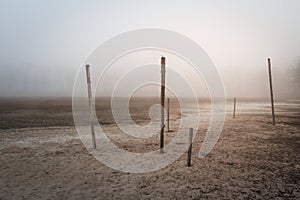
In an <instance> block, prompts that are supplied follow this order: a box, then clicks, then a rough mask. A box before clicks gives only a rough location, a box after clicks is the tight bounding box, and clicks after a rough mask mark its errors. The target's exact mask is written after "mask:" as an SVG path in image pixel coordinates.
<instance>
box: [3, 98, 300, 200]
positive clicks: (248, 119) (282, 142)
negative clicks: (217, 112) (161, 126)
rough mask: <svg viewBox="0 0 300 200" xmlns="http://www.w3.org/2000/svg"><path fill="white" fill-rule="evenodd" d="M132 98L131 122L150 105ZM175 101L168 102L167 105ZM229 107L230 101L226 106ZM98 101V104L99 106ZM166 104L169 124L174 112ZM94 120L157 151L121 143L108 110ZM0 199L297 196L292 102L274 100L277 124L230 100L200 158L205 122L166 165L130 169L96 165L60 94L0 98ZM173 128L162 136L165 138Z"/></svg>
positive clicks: (299, 183) (299, 117)
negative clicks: (218, 131)
mask: <svg viewBox="0 0 300 200" xmlns="http://www.w3.org/2000/svg"><path fill="white" fill-rule="evenodd" d="M138 102H140V101H137V102H135V103H133V105H134V106H133V108H132V113H131V114H132V115H133V118H134V119H135V121H137V122H138V123H146V122H147V121H148V120H149V118H148V116H147V115H144V114H143V113H144V112H142V111H144V110H147V109H148V108H149V105H150V104H151V103H150V102H148V103H147V102H146V103H145V101H142V102H143V103H138ZM174 104H175V103H174ZM229 105H230V104H229ZM101 106H102V107H101ZM175 107H176V106H174V108H172V109H171V110H172V113H171V119H172V122H171V127H172V129H176V127H175V125H176V120H178V119H179V117H180V115H179V113H178V110H177V109H176V108H175ZM98 108H99V109H98V110H101V113H106V115H105V116H103V115H102V117H99V118H100V119H99V121H100V123H101V124H103V125H105V130H108V131H110V132H111V133H112V134H111V136H110V137H111V138H112V140H114V138H115V140H114V142H115V144H117V145H118V146H120V147H122V148H124V149H127V150H129V151H141V152H143V151H149V150H152V149H153V148H154V149H156V148H158V143H156V142H155V141H158V140H157V139H155V138H154V139H153V140H152V141H153V142H150V143H148V145H141V144H140V145H139V143H138V142H137V141H136V140H132V141H131V140H130V139H126V140H122V139H120V138H119V137H118V130H117V128H116V126H115V124H114V123H113V121H112V118H111V114H110V113H109V108H108V107H107V104H105V103H104V102H99V106H98ZM0 109H1V114H0V127H1V129H0V153H1V157H0V163H1V165H0V187H1V192H0V199H300V102H297V101H296V102H288V103H286V102H283V103H277V106H276V113H277V119H276V120H277V125H276V126H273V125H272V124H271V116H270V111H269V108H268V104H264V103H262V102H259V103H257V102H243V103H240V102H238V112H237V115H236V119H232V113H231V107H230V106H228V114H227V118H226V122H225V127H224V129H223V132H222V135H221V138H220V139H219V142H218V143H217V145H216V146H215V147H214V149H213V151H212V152H211V153H210V154H209V155H208V156H207V157H205V158H204V159H199V158H198V157H197V154H198V151H199V149H200V146H201V142H202V141H203V137H204V134H205V132H206V130H207V126H208V123H207V122H208V121H207V122H206V121H204V124H203V125H202V126H201V128H200V129H199V130H198V132H197V136H196V139H195V141H194V142H193V154H192V167H187V166H186V154H184V155H183V156H182V157H181V158H180V159H178V160H177V161H175V162H174V163H172V164H171V165H169V166H168V167H166V168H164V169H161V170H158V171H155V172H151V173H144V174H130V173H124V172H120V171H117V170H114V169H111V168H109V167H107V166H105V165H103V164H102V163H100V162H98V161H97V160H96V159H95V158H94V157H93V156H91V155H90V154H89V153H88V151H87V150H86V149H85V147H84V146H83V144H82V143H81V141H80V140H79V139H78V136H77V133H76V130H75V128H74V125H73V124H72V123H73V122H72V113H71V106H70V101H69V100H68V99H64V100H57V99H52V100H49V99H39V100H33V99H26V100H24V99H23V100H7V99H5V100H1V101H0ZM173 134H175V132H171V133H166V137H167V138H171V137H172V135H173Z"/></svg>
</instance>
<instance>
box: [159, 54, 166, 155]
mask: <svg viewBox="0 0 300 200" xmlns="http://www.w3.org/2000/svg"><path fill="white" fill-rule="evenodd" d="M165 72H166V58H165V57H161V90H160V105H161V110H160V115H161V117H160V153H164V149H163V148H164V128H165V110H164V108H165Z"/></svg>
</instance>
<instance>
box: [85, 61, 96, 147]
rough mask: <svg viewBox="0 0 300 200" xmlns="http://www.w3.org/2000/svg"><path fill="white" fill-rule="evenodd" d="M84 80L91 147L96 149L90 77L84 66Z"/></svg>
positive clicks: (87, 66)
mask: <svg viewBox="0 0 300 200" xmlns="http://www.w3.org/2000/svg"><path fill="white" fill-rule="evenodd" d="M85 69H86V80H87V86H88V97H89V107H90V122H91V134H92V145H93V148H94V149H96V139H95V130H94V114H93V108H92V88H91V76H90V66H89V65H86V66H85Z"/></svg>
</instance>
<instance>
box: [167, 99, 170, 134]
mask: <svg viewBox="0 0 300 200" xmlns="http://www.w3.org/2000/svg"><path fill="white" fill-rule="evenodd" d="M167 114H168V115H167V122H168V123H167V125H168V126H167V127H168V132H170V98H168V113H167Z"/></svg>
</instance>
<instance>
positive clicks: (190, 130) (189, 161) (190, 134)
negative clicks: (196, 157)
mask: <svg viewBox="0 0 300 200" xmlns="http://www.w3.org/2000/svg"><path fill="white" fill-rule="evenodd" d="M192 144H193V128H190V129H189V149H188V157H187V166H188V167H190V166H191V164H192Z"/></svg>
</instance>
